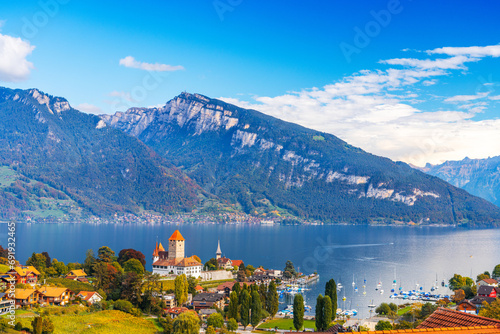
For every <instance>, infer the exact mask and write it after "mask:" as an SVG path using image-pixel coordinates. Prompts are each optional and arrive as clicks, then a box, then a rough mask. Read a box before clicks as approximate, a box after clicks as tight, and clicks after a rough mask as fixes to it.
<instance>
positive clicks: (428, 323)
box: [417, 307, 500, 333]
mask: <svg viewBox="0 0 500 334" xmlns="http://www.w3.org/2000/svg"><path fill="white" fill-rule="evenodd" d="M474 326H497V327H500V320H495V319H489V318H485V317H480V316H478V315H473V314H468V313H465V312H460V311H454V310H450V309H446V308H442V307H440V308H438V309H437V310H436V311H434V313H432V314H431V315H430V316H429V317H428V318H427V319H425V320H424V321H423V322H422V323H421V324H420V325H419V326H418V327H417V328H418V329H427V328H442V327H474ZM499 333H500V331H499Z"/></svg>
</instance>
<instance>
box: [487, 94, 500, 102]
mask: <svg viewBox="0 0 500 334" xmlns="http://www.w3.org/2000/svg"><path fill="white" fill-rule="evenodd" d="M489 99H490V100H493V101H498V100H500V95H495V96H490V97H489Z"/></svg>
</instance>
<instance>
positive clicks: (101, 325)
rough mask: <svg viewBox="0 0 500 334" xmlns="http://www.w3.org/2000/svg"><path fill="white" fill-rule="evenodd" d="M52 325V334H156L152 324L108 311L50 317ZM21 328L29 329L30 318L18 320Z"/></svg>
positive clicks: (122, 313) (119, 312) (141, 319)
mask: <svg viewBox="0 0 500 334" xmlns="http://www.w3.org/2000/svg"><path fill="white" fill-rule="evenodd" d="M50 318H51V320H52V322H53V323H54V327H55V331H54V334H59V333H60V334H66V333H67V334H74V333H104V334H115V333H116V334H121V333H144V334H149V333H156V332H157V328H156V326H155V325H154V323H153V322H151V321H148V320H146V319H143V318H138V317H134V316H131V315H130V314H127V313H124V312H121V311H115V310H108V311H101V312H95V313H90V314H67V315H61V316H51V317H50ZM19 320H20V321H21V323H22V324H23V326H26V327H30V328H31V320H32V318H22V319H19Z"/></svg>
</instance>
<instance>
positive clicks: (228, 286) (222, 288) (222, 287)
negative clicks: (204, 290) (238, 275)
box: [217, 281, 254, 297]
mask: <svg viewBox="0 0 500 334" xmlns="http://www.w3.org/2000/svg"><path fill="white" fill-rule="evenodd" d="M235 284H238V282H236V281H232V282H224V283H222V284H219V286H217V293H220V294H223V295H224V296H226V297H229V295H230V294H231V292H232V291H233V287H234V285H235ZM239 284H240V287H241V288H243V285H247V286H250V285H252V284H254V283H253V282H239Z"/></svg>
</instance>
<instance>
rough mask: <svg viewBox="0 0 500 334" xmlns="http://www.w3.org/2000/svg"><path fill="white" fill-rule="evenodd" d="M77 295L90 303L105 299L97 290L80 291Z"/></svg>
mask: <svg viewBox="0 0 500 334" xmlns="http://www.w3.org/2000/svg"><path fill="white" fill-rule="evenodd" d="M76 297H79V298H80V299H81V300H84V301H86V302H87V303H89V304H94V303H99V302H100V301H102V299H103V298H102V296H101V295H100V294H99V293H98V292H95V291H80V292H79V293H78V294H77V295H76Z"/></svg>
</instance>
